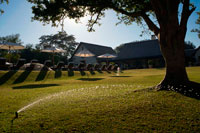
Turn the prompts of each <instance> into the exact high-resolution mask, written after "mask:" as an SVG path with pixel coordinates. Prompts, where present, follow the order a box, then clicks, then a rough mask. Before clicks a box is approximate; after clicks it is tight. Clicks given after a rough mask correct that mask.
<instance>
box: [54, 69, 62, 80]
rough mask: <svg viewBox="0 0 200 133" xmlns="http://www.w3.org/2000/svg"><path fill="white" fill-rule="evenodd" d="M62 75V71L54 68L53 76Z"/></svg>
mask: <svg viewBox="0 0 200 133" xmlns="http://www.w3.org/2000/svg"><path fill="white" fill-rule="evenodd" d="M61 76H62V71H61V70H56V71H55V78H60V77H61Z"/></svg>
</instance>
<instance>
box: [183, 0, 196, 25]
mask: <svg viewBox="0 0 200 133" xmlns="http://www.w3.org/2000/svg"><path fill="white" fill-rule="evenodd" d="M189 8H190V0H184V2H183V10H182V13H181V22H180V27H183V28H186V25H187V21H188V18H189V16H190V15H191V14H192V12H193V11H194V10H195V9H196V7H194V6H192V9H189Z"/></svg>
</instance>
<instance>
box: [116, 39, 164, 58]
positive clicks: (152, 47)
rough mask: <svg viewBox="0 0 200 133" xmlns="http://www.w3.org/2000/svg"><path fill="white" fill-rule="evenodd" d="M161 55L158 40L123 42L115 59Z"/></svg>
mask: <svg viewBox="0 0 200 133" xmlns="http://www.w3.org/2000/svg"><path fill="white" fill-rule="evenodd" d="M154 57H162V54H161V51H160V47H159V43H158V40H145V41H139V42H130V43H126V44H124V46H123V48H122V49H121V51H120V52H119V53H118V57H117V58H116V60H124V59H139V58H154Z"/></svg>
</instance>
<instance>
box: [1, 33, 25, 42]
mask: <svg viewBox="0 0 200 133" xmlns="http://www.w3.org/2000/svg"><path fill="white" fill-rule="evenodd" d="M3 42H12V43H19V44H22V41H21V39H20V35H19V34H12V35H8V36H4V37H0V43H3Z"/></svg>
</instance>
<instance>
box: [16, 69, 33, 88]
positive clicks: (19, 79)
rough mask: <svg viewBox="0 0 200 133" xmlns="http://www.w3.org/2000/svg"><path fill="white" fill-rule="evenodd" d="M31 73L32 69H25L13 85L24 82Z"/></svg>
mask: <svg viewBox="0 0 200 133" xmlns="http://www.w3.org/2000/svg"><path fill="white" fill-rule="evenodd" d="M31 72H32V69H30V68H27V69H25V71H24V72H23V73H22V74H21V75H20V76H19V77H18V78H17V79H16V80H15V81H14V82H13V84H19V83H22V82H24V81H25V80H26V78H27V77H28V75H29V74H30V73H31Z"/></svg>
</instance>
